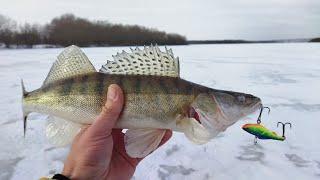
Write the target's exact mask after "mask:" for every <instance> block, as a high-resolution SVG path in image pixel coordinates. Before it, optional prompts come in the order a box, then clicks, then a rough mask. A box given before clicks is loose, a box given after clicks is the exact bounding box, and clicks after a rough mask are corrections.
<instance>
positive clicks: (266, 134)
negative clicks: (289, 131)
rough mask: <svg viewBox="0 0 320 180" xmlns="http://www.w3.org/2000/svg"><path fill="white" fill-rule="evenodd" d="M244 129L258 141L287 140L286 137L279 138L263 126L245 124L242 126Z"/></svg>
mask: <svg viewBox="0 0 320 180" xmlns="http://www.w3.org/2000/svg"><path fill="white" fill-rule="evenodd" d="M242 129H243V130H245V131H246V132H248V133H250V134H252V135H254V136H256V137H257V138H258V139H273V140H278V141H284V140H285V137H284V136H279V135H278V134H277V133H276V132H274V131H271V130H269V129H267V128H266V127H264V126H263V125H261V124H245V125H243V126H242Z"/></svg>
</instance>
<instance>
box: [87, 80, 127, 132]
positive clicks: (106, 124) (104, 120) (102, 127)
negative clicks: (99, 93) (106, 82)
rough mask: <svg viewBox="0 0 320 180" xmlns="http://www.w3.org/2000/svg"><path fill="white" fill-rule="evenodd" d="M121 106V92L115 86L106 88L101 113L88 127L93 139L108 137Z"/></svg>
mask: <svg viewBox="0 0 320 180" xmlns="http://www.w3.org/2000/svg"><path fill="white" fill-rule="evenodd" d="M122 106H123V92H122V90H121V88H120V87H119V86H118V85H116V84H111V85H110V86H109V87H108V93H107V101H106V103H105V105H104V106H103V107H102V111H101V113H100V114H99V116H98V117H97V118H96V120H95V121H94V123H93V124H92V125H91V127H90V134H91V135H92V136H93V137H99V136H110V135H111V132H112V128H113V127H114V126H115V124H116V122H117V120H118V118H119V115H120V113H121V111H122Z"/></svg>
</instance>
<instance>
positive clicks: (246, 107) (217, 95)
mask: <svg viewBox="0 0 320 180" xmlns="http://www.w3.org/2000/svg"><path fill="white" fill-rule="evenodd" d="M212 97H213V98H214V100H215V101H216V102H217V104H218V106H219V108H220V111H221V113H222V114H223V116H224V117H225V118H226V119H227V120H228V121H231V122H235V121H237V120H239V119H241V118H243V117H246V116H248V115H250V114H251V113H253V112H255V111H256V110H258V109H260V108H261V106H262V103H261V99H260V98H258V97H256V96H253V95H251V94H245V93H238V92H232V91H220V92H214V93H212Z"/></svg>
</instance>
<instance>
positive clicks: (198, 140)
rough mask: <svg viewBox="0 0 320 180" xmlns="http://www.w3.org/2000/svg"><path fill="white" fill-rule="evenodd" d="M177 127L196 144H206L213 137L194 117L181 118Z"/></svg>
mask: <svg viewBox="0 0 320 180" xmlns="http://www.w3.org/2000/svg"><path fill="white" fill-rule="evenodd" d="M177 127H178V128H179V129H180V131H182V132H183V133H184V134H185V136H186V137H187V138H188V139H189V140H190V141H191V142H193V143H195V144H205V143H207V142H209V141H210V139H211V138H212V135H211V134H210V132H209V131H208V130H207V129H206V128H205V127H204V126H203V125H202V124H200V123H199V122H198V121H197V120H196V119H194V118H183V119H180V120H179V121H178V123H177Z"/></svg>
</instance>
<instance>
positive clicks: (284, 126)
mask: <svg viewBox="0 0 320 180" xmlns="http://www.w3.org/2000/svg"><path fill="white" fill-rule="evenodd" d="M279 124H281V125H282V137H283V138H286V136H285V130H286V125H289V126H290V129H291V127H292V125H291V123H289V122H286V123H283V122H278V123H277V127H279Z"/></svg>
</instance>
